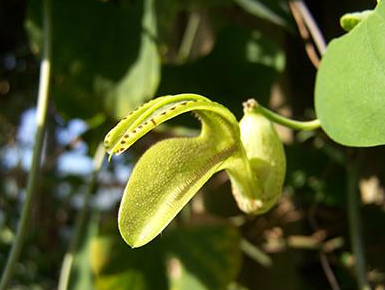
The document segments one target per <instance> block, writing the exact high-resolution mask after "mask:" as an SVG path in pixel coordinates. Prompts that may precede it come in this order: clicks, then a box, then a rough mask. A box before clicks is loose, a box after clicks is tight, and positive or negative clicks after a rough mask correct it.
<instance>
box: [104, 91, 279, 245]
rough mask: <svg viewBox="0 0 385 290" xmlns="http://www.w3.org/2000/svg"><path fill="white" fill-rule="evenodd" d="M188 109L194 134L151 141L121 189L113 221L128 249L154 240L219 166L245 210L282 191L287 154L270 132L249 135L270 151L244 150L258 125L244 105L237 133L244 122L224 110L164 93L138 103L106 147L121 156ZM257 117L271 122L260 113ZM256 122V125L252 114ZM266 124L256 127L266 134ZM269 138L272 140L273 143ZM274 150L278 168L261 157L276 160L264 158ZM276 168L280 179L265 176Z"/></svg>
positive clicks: (262, 207)
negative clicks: (195, 123)
mask: <svg viewBox="0 0 385 290" xmlns="http://www.w3.org/2000/svg"><path fill="white" fill-rule="evenodd" d="M189 111H192V112H194V114H196V115H197V117H198V118H199V120H200V121H201V123H202V130H201V133H200V135H199V136H197V137H192V138H170V139H166V140H163V141H161V142H158V143H157V144H155V145H154V146H152V147H151V148H150V149H149V150H147V151H146V152H145V153H144V154H143V156H142V157H141V158H140V159H139V161H138V162H137V164H136V165H135V167H134V170H133V171H132V174H131V176H130V179H129V181H128V183H127V186H126V188H125V190H124V194H123V197H122V201H121V204H120V208H119V217H118V223H119V230H120V232H121V235H122V237H123V238H124V240H125V241H126V242H127V243H128V244H129V245H130V246H132V247H140V246H142V245H144V244H146V243H148V242H149V241H151V240H152V239H153V238H155V237H156V236H157V235H158V234H159V233H160V232H161V231H162V230H163V229H164V228H165V227H166V226H167V225H168V224H169V223H170V221H171V220H172V219H173V218H174V217H175V216H176V215H177V214H178V212H179V211H180V210H181V209H182V208H183V206H184V205H185V204H186V203H187V202H188V201H189V200H190V199H191V198H192V197H193V196H194V194H195V193H196V192H197V191H198V190H199V189H200V188H201V187H202V186H203V185H204V184H205V183H206V181H207V180H208V179H209V178H210V177H211V176H212V175H213V174H214V173H216V172H218V171H220V170H224V169H225V170H226V171H227V172H228V174H229V176H230V179H231V183H232V187H233V192H234V196H235V199H236V201H237V203H238V205H239V207H240V208H241V209H242V210H243V211H245V212H247V213H254V214H258V213H263V212H265V211H266V210H268V209H269V208H270V207H271V206H273V204H274V203H275V202H276V200H277V196H278V197H279V195H280V192H281V189H282V183H283V176H284V171H285V170H284V167H285V162H284V160H285V158H284V154H283V148H282V144H281V143H280V141H279V139H278V136H277V135H276V133H275V135H274V134H273V137H271V136H270V135H269V134H268V135H266V134H265V135H264V134H262V135H263V136H262V135H261V134H260V133H257V134H256V137H255V138H258V137H257V136H262V137H263V138H264V141H263V142H262V143H263V144H262V143H261V142H260V143H259V145H261V144H262V147H266V146H268V147H269V146H270V144H273V143H274V148H273V149H272V150H270V151H271V152H270V151H269V149H266V148H265V149H264V150H262V151H261V150H254V149H253V150H251V151H250V152H247V150H246V149H247V148H249V147H250V148H251V147H253V144H252V143H253V142H251V143H250V142H249V141H250V140H252V139H250V140H249V141H247V139H248V137H247V136H246V135H248V134H250V132H249V131H248V130H249V129H247V128H249V126H250V125H251V124H252V126H253V127H255V128H258V126H254V125H255V124H254V121H252V119H253V118H254V117H252V119H250V121H248V120H246V119H245V118H246V116H254V115H258V114H257V113H255V112H253V111H252V110H247V112H248V113H247V114H246V115H245V117H244V119H245V120H244V121H242V122H243V123H244V124H245V125H244V126H243V127H244V129H243V130H242V122H241V127H240V126H239V124H238V122H237V120H236V118H235V117H234V115H233V114H232V113H231V112H230V111H229V110H228V109H227V108H226V107H224V106H222V105H220V104H218V103H215V102H212V101H210V100H209V99H207V98H205V97H202V96H199V95H195V94H180V95H175V96H165V97H159V98H156V99H154V100H152V101H150V102H148V103H146V104H144V105H143V106H142V107H140V108H138V109H136V110H135V111H133V112H131V113H130V114H129V115H128V116H127V117H125V118H123V119H122V120H121V121H120V122H119V123H118V125H116V127H114V128H113V129H112V130H111V131H110V132H109V133H108V134H107V136H106V138H105V140H104V146H105V148H106V150H107V152H109V153H110V154H111V156H112V155H113V154H116V155H119V154H121V153H122V152H124V151H125V150H127V149H128V148H129V147H130V146H131V145H132V144H134V143H135V142H136V141H137V140H138V139H139V138H141V137H142V136H144V135H145V134H146V133H148V132H149V131H151V130H152V129H154V128H155V127H156V126H158V125H159V124H161V123H163V122H165V121H167V120H169V119H171V118H174V117H176V116H178V115H180V114H183V113H186V112H189ZM259 116H260V117H261V118H263V120H264V122H267V124H270V125H271V123H270V122H269V121H268V120H267V119H265V118H264V117H263V116H262V115H259ZM247 118H248V117H247ZM256 121H257V123H258V122H260V120H259V119H258V118H257V119H256ZM265 127H266V126H265ZM265 127H263V126H262V127H261V126H259V128H260V129H262V131H263V130H264V131H266V128H267V127H266V128H265ZM272 128H273V127H272V126H271V127H269V128H268V130H267V131H269V130H271V129H272ZM245 129H246V131H245ZM273 130H274V129H273ZM243 132H246V133H243ZM274 132H275V131H274ZM251 133H252V134H254V133H255V132H251ZM245 134H246V135H245ZM272 138H273V139H274V140H275V141H274V142H273V143H271V141H272ZM265 139H266V140H265ZM268 139H271V140H268ZM277 140H278V142H276V141H277ZM243 142H246V144H247V146H244V144H243ZM266 142H267V143H266ZM275 143H277V144H279V146H280V147H279V146H278V147H277V144H275ZM256 145H258V144H256ZM277 148H278V149H277ZM277 150H278V151H279V154H278V155H279V159H280V161H282V158H283V162H280V163H279V164H278V163H277V164H278V165H276V162H273V163H274V165H272V162H271V160H264V157H263V156H262V157H261V156H260V155H261V154H262V155H263V154H266V153H268V154H267V155H266V156H267V157H268V158H267V159H275V156H270V155H272V154H273V155H274V154H275V153H276V151H277ZM270 153H272V154H270ZM269 154H270V155H269ZM277 166H278V167H282V166H283V170H282V169H281V170H280V171H279V172H278V171H276V170H275V169H274V170H275V171H274V170H273V169H272V168H276V167H277ZM254 167H255V168H254ZM277 172H278V174H279V175H280V177H279V178H276V177H274V178H271V176H272V175H274V176H275V175H277ZM277 180H278V181H279V184H277V183H275V184H274V192H272V191H271V188H272V186H271V185H270V183H272V182H273V183H274V181H277ZM265 181H266V182H265ZM265 184H267V186H265ZM266 191H268V192H266Z"/></svg>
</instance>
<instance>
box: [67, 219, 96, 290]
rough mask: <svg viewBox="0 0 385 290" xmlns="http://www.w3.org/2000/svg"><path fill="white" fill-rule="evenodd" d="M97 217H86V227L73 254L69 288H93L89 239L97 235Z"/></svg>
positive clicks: (81, 289)
mask: <svg viewBox="0 0 385 290" xmlns="http://www.w3.org/2000/svg"><path fill="white" fill-rule="evenodd" d="M98 222H99V218H98V216H97V215H96V214H94V215H92V216H91V217H89V218H88V223H87V228H86V231H85V234H84V236H83V237H82V241H81V244H80V247H79V249H78V251H77V252H76V253H75V255H74V261H73V267H72V270H71V276H72V279H70V289H73V290H87V289H93V277H92V270H91V267H92V266H91V249H90V248H91V241H92V239H93V238H95V236H96V235H97V231H98V226H99V224H98Z"/></svg>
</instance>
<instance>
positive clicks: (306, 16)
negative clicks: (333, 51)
mask: <svg viewBox="0 0 385 290" xmlns="http://www.w3.org/2000/svg"><path fill="white" fill-rule="evenodd" d="M295 4H296V5H297V8H298V10H299V12H300V13H301V15H302V18H303V20H304V21H305V23H306V26H307V29H308V30H309V32H310V34H311V36H312V38H313V40H314V43H315V45H316V47H317V49H318V52H319V53H320V54H321V55H323V54H324V53H325V51H326V41H325V38H324V37H323V35H322V33H321V30H320V29H319V28H318V25H317V23H316V22H315V20H314V18H313V16H312V15H311V13H310V11H309V9H308V8H307V6H306V4H305V2H303V1H302V0H299V1H297V2H296V3H295Z"/></svg>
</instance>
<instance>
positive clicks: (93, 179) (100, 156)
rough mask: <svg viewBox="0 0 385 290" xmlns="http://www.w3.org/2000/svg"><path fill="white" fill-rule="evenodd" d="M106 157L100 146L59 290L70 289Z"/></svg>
mask: <svg viewBox="0 0 385 290" xmlns="http://www.w3.org/2000/svg"><path fill="white" fill-rule="evenodd" d="M104 156H105V152H104V147H103V144H99V146H98V148H97V149H96V152H95V155H94V169H93V172H92V176H91V180H90V183H89V186H88V190H87V192H86V194H85V196H84V201H83V206H82V208H81V210H80V211H79V213H78V214H77V216H76V220H75V230H74V235H73V238H72V240H71V243H70V245H69V247H68V251H67V253H66V254H65V256H64V259H63V263H62V267H61V270H60V277H59V285H58V290H67V289H68V285H69V282H70V277H71V269H72V264H73V260H74V256H75V254H76V251H77V250H78V247H79V243H80V240H81V236H82V234H83V233H84V226H85V222H86V219H87V209H88V205H89V200H90V197H91V195H92V193H94V192H95V190H96V186H97V176H98V173H99V171H100V169H101V168H102V165H103V161H104Z"/></svg>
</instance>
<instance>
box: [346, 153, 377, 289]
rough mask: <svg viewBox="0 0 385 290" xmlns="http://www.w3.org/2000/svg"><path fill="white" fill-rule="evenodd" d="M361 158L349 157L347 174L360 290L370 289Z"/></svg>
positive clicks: (349, 213) (351, 233) (351, 224)
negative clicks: (365, 243)
mask: <svg viewBox="0 0 385 290" xmlns="http://www.w3.org/2000/svg"><path fill="white" fill-rule="evenodd" d="M358 171H359V160H352V158H348V163H347V166H346V174H347V188H346V190H347V199H348V200H347V206H348V219H349V232H350V239H351V247H352V250H353V254H354V258H355V271H356V275H357V280H358V286H359V289H360V290H370V289H371V288H370V285H369V282H368V279H367V275H366V260H365V253H364V241H363V238H362V221H361V214H360V199H359V193H358V190H357V188H358Z"/></svg>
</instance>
